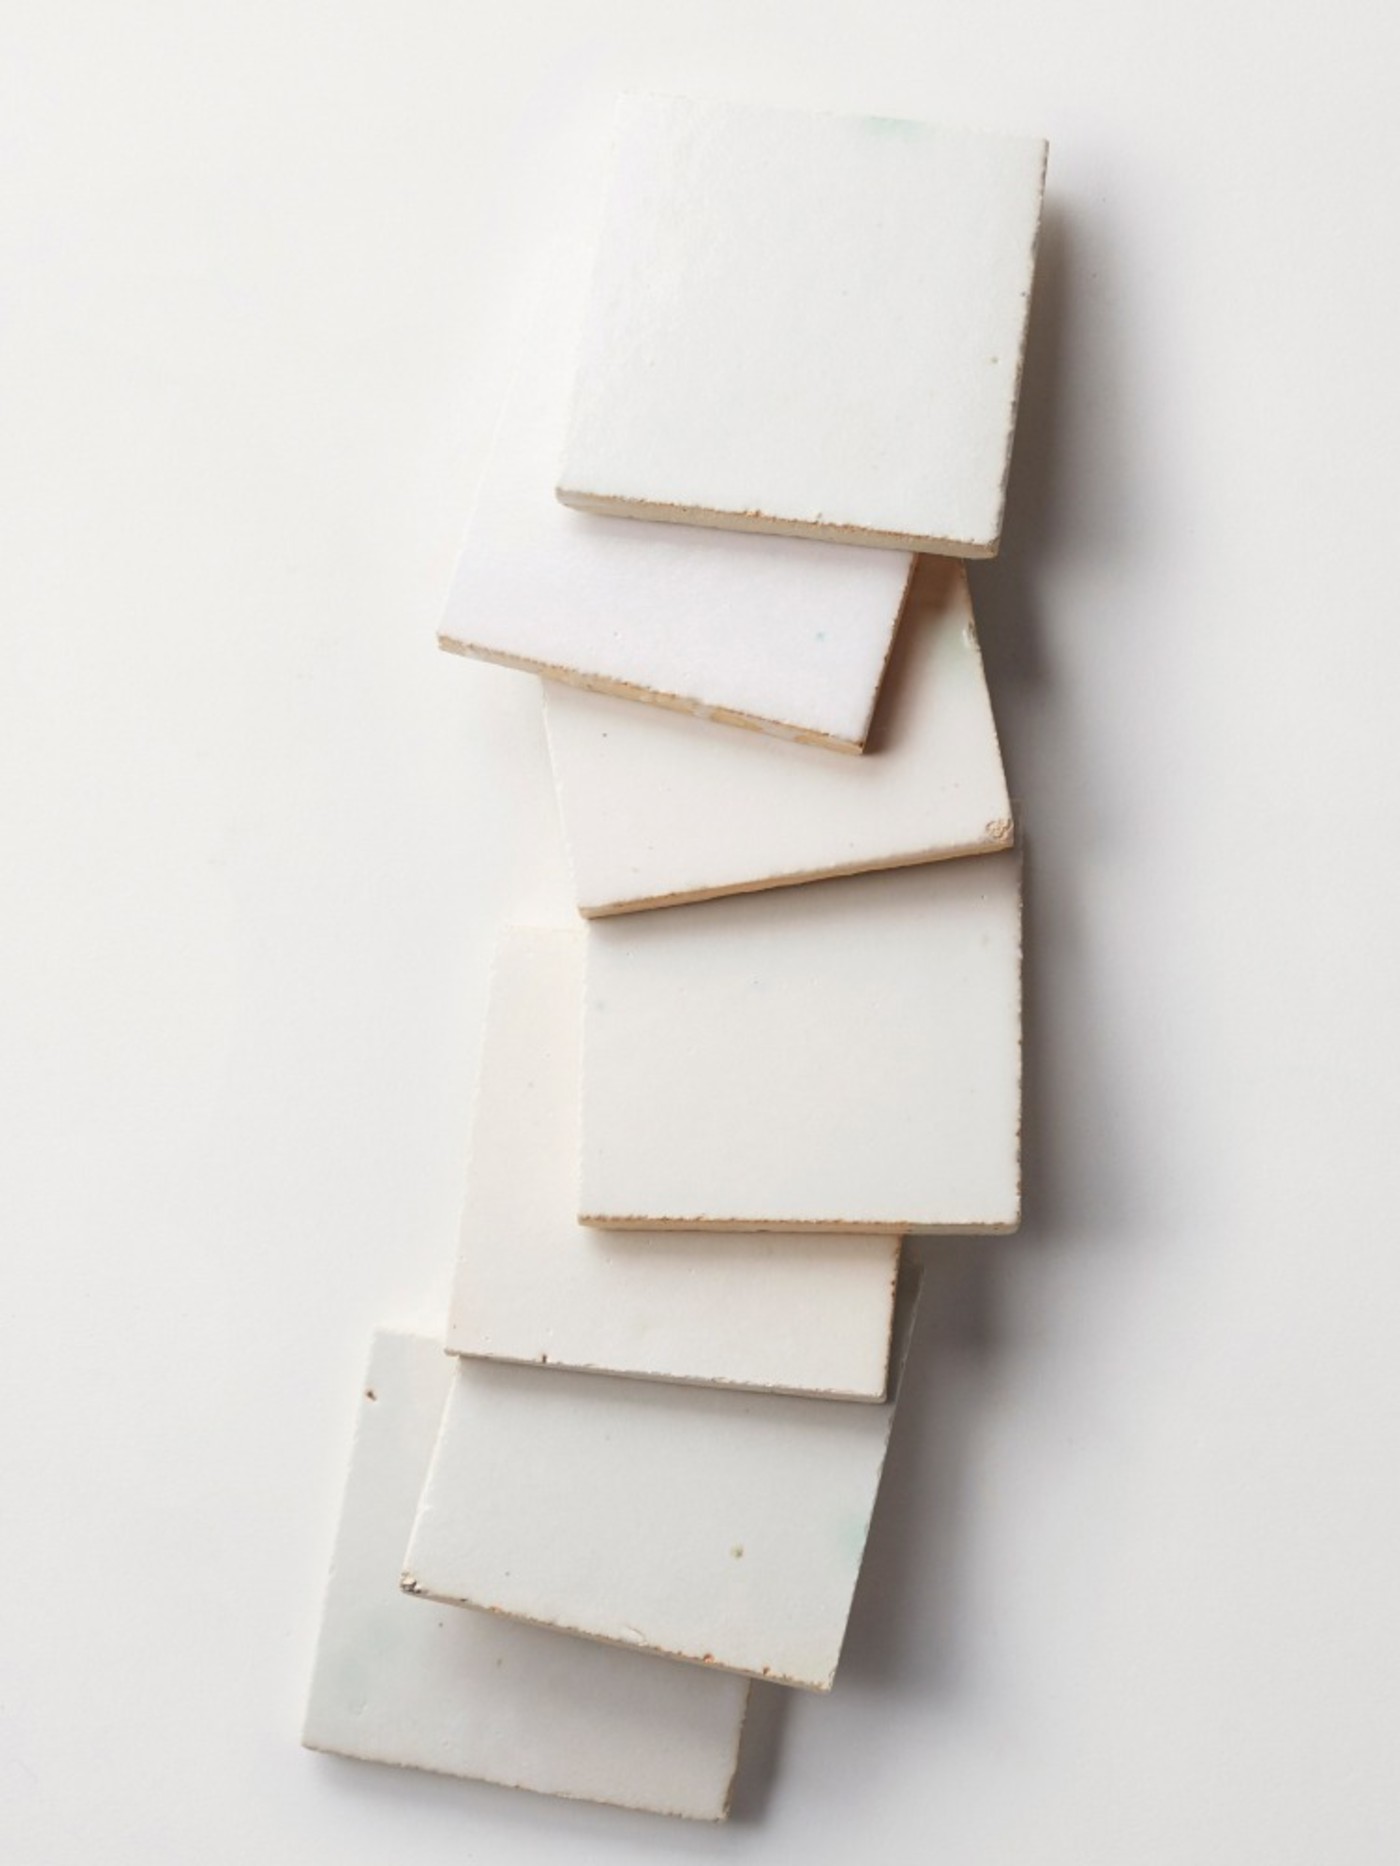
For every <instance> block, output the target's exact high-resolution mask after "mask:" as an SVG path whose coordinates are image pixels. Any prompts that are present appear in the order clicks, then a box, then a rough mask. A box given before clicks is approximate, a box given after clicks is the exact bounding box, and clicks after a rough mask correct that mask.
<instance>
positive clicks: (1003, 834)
mask: <svg viewBox="0 0 1400 1866" xmlns="http://www.w3.org/2000/svg"><path fill="white" fill-rule="evenodd" d="M545 719H546V722H547V724H548V728H549V750H550V758H551V761H552V764H553V767H554V777H555V784H556V787H557V789H558V793H559V812H560V818H561V820H562V822H563V826H564V837H565V841H566V843H567V845H568V852H569V865H570V868H571V870H572V873H573V880H574V892H575V898H576V900H577V902H578V906H579V910H580V911H581V912H582V913H584V914H588V915H597V914H610V913H623V912H627V911H628V910H631V909H634V908H641V907H657V906H665V905H667V904H668V903H674V902H676V901H682V900H705V899H707V898H709V897H710V896H712V895H716V894H732V893H738V892H742V891H744V890H748V889H754V888H766V887H776V886H780V885H782V884H784V883H787V882H793V881H805V880H811V879H813V878H815V877H819V876H826V875H842V874H855V873H859V872H861V871H863V870H866V869H874V868H898V867H904V866H908V865H910V864H913V863H918V862H931V861H938V860H941V859H942V858H944V857H947V856H953V855H968V854H976V853H986V852H989V851H991V850H995V849H1000V848H1005V847H1006V846H1007V844H1008V843H1009V842H1010V840H1011V834H1012V825H1011V805H1010V803H1009V801H1008V799H1007V794H1006V779H1005V776H1004V774H1003V771H1002V764H1001V754H1000V751H999V749H998V746H997V735H996V726H995V724H994V722H993V719H992V709H991V704H990V702H989V700H988V697H987V683H986V680H985V678H984V676H983V672H982V657H981V654H980V652H979V650H978V646H977V636H976V632H975V630H974V627H973V620H972V606H971V603H970V600H969V598H968V592H967V577H966V573H965V572H964V570H963V567H962V565H961V564H959V563H956V562H955V561H954V560H952V559H950V558H925V559H923V560H922V562H921V564H920V568H919V570H918V572H917V573H916V576H915V579H914V585H913V588H912V589H911V591H910V596H909V602H908V605H907V608H906V612H905V616H904V620H903V621H902V623H901V624H900V629H899V635H898V638H897V640H896V642H895V649H894V655H893V658H892V660H891V663H890V670H889V673H888V674H887V676H886V678H885V682H884V685H883V687H882V688H881V692H880V702H879V706H878V709H877V711H876V715H875V722H874V728H873V731H872V735H871V737H870V739H869V741H868V742H867V745H866V750H865V754H864V756H863V757H860V758H830V757H827V756H826V755H825V754H824V753H823V752H821V751H818V750H815V749H814V748H812V747H811V746H807V745H791V744H788V745H784V744H780V743H778V742H777V741H776V740H774V739H770V738H759V737H757V736H756V735H754V734H748V733H745V734H739V733H732V732H727V733H721V732H714V731H712V730H710V729H708V728H707V727H706V726H705V725H704V724H703V723H702V722H700V721H698V720H694V719H686V718H682V717H681V716H679V715H677V714H674V713H661V712H659V711H657V710H656V709H655V708H643V707H638V706H629V705H627V704H626V703H625V702H623V701H619V700H609V699H604V698H601V697H600V696H598V695H596V694H584V693H577V692H574V691H572V690H570V689H569V688H566V687H558V686H547V687H546V689H545Z"/></svg>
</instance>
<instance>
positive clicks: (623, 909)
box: [578, 816, 1016, 1222]
mask: <svg viewBox="0 0 1400 1866" xmlns="http://www.w3.org/2000/svg"><path fill="white" fill-rule="evenodd" d="M983 833H984V840H982V841H980V842H965V843H957V844H955V845H954V846H953V847H951V848H940V849H918V850H914V851H912V852H910V853H909V854H907V855H896V856H891V857H890V858H889V859H888V860H887V861H882V862H869V861H859V862H851V863H838V864H836V865H835V866H833V867H830V868H804V869H799V870H795V871H794V872H793V873H791V874H787V875H769V876H766V877H764V879H762V880H758V881H736V882H731V883H728V884H726V885H724V886H722V887H721V886H716V887H708V888H687V889H683V890H681V891H679V892H677V893H672V894H652V895H640V896H638V897H637V898H635V899H633V900H627V901H614V902H609V903H607V904H606V905H597V904H591V905H586V904H585V903H584V902H583V901H579V902H578V910H579V913H580V914H582V916H583V918H584V919H585V920H611V919H613V918H615V917H616V916H618V915H620V914H638V913H650V912H654V911H656V910H657V909H658V908H664V907H687V906H690V905H691V904H692V903H693V902H696V901H718V900H724V899H725V898H727V897H728V896H730V895H734V894H765V893H767V891H768V890H769V889H770V888H796V887H801V886H803V884H804V883H806V882H809V881H839V880H842V879H844V878H845V877H847V876H849V875H877V874H887V873H888V872H889V871H890V870H892V869H896V868H925V867H928V866H930V865H931V864H932V863H934V862H956V861H963V860H965V859H967V858H969V857H973V856H978V855H1000V854H1002V853H1003V851H1005V850H1007V849H1010V848H1012V847H1013V846H1014V845H1015V841H1016V831H1015V824H1014V822H1013V819H1012V818H1011V817H1009V816H1002V817H995V818H994V819H993V820H992V821H991V822H990V823H988V824H987V826H986V829H985V831H984V832H983ZM585 1222H586V1221H585Z"/></svg>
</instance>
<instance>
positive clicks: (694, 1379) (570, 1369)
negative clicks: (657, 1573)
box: [446, 1231, 898, 1406]
mask: <svg viewBox="0 0 1400 1866" xmlns="http://www.w3.org/2000/svg"><path fill="white" fill-rule="evenodd" d="M879 1236H880V1238H881V1240H882V1241H886V1240H888V1239H889V1237H890V1234H889V1233H887V1232H883V1231H882V1232H880V1233H879ZM895 1270H896V1275H897V1274H898V1263H897V1262H896V1266H895ZM893 1307H894V1284H893V1282H891V1285H890V1312H891V1321H890V1324H889V1326H888V1327H887V1328H886V1331H885V1332H886V1341H885V1377H884V1382H883V1384H882V1385H881V1386H880V1388H879V1390H878V1391H876V1390H875V1389H873V1388H868V1387H867V1388H865V1389H863V1390H856V1389H854V1388H847V1387H815V1386H813V1387H787V1386H760V1385H758V1384H757V1382H755V1381H753V1380H728V1379H725V1378H723V1377H722V1376H720V1375H712V1374H670V1373H658V1372H656V1371H655V1370H653V1369H652V1368H650V1367H614V1366H612V1365H611V1364H610V1363H608V1362H605V1361H578V1360H565V1359H563V1358H562V1357H560V1356H559V1355H555V1354H506V1353H503V1352H502V1351H501V1350H500V1349H498V1348H476V1347H454V1346H453V1344H452V1338H451V1336H450V1335H449V1337H448V1340H447V1342H446V1351H447V1352H448V1353H449V1354H451V1355H453V1356H455V1357H456V1358H457V1359H458V1360H463V1361H484V1362H486V1363H487V1364H488V1365H491V1364H497V1365H500V1366H503V1367H550V1368H553V1369H554V1371H555V1372H556V1373H563V1374H601V1375H603V1376H604V1377H605V1378H607V1379H612V1380H645V1381H648V1382H650V1381H655V1382H656V1383H657V1384H659V1385H661V1386H672V1387H699V1388H702V1389H703V1388H705V1387H714V1388H718V1389H720V1390H721V1391H723V1392H726V1393H766V1394H770V1395H771V1396H772V1397H773V1398H774V1399H829V1400H849V1401H850V1402H851V1403H852V1404H853V1405H858V1406H879V1405H882V1404H883V1403H884V1401H885V1400H886V1399H887V1398H888V1397H889V1388H890V1369H889V1336H890V1328H892V1327H893Z"/></svg>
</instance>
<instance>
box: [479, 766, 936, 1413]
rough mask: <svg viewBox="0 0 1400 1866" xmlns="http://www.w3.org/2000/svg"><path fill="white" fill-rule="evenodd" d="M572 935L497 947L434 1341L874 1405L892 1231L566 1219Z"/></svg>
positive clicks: (515, 939) (516, 1357)
mask: <svg viewBox="0 0 1400 1866" xmlns="http://www.w3.org/2000/svg"><path fill="white" fill-rule="evenodd" d="M818 755H819V754H818ZM584 938H585V935H584V932H583V929H582V928H580V927H575V928H567V929H566V928H551V929H537V928H531V929H518V930H514V931H511V932H508V933H507V934H505V935H504V937H503V939H502V942H501V945H500V947H499V948H498V950H497V954H496V963H495V969H494V972H493V975H492V984H491V1000H490V1005H489V1008H488V1011H487V1018H486V1030H485V1035H484V1039H483V1046H482V1059H481V1074H480V1077H479V1080H478V1084H477V1094H476V1106H475V1109H474V1112H473V1116H472V1134H471V1148H470V1158H469V1161H468V1167H467V1193H466V1200H465V1205H464V1210H463V1217H462V1231H461V1243H460V1250H459V1255H458V1259H457V1274H456V1278H455V1281H454V1285H453V1292H452V1303H451V1313H450V1318H449V1321H448V1328H447V1346H448V1347H449V1348H450V1349H452V1350H453V1351H454V1352H456V1353H459V1354H470V1355H476V1356H480V1357H483V1358H485V1359H488V1360H509V1361H526V1362H544V1361H547V1362H548V1363H549V1364H550V1365H551V1366H561V1367H572V1368H579V1369H585V1370H592V1371H595V1372H599V1371H601V1372H608V1373H618V1374H640V1375H646V1376H650V1377H652V1378H655V1379H670V1380H691V1381H708V1382H715V1383H720V1384H725V1385H731V1386H743V1387H756V1388H763V1389H766V1390H770V1391H778V1392H795V1393H816V1394H825V1395H827V1396H838V1397H842V1398H849V1399H867V1400H876V1399H880V1398H881V1397H882V1396H883V1395H884V1392H885V1385H886V1371H887V1366H888V1360H889V1339H890V1317H891V1311H892V1307H893V1301H894V1279H895V1273H896V1271H897V1269H898V1266H899V1245H898V1242H897V1240H895V1239H892V1238H890V1237H888V1236H880V1235H876V1236H872V1237H841V1238H832V1237H815V1236H812V1235H810V1234H803V1235H802V1236H799V1237H784V1236H782V1235H781V1234H773V1233H763V1234H757V1235H750V1236H744V1235H741V1234H734V1235H729V1236H725V1237H716V1236H690V1235H686V1234H683V1233H679V1232H669V1233H666V1234H664V1235H649V1234H647V1233H646V1232H637V1231H627V1232H609V1231H598V1230H593V1229H590V1228H589V1227H587V1226H584V1225H580V1224H579V1222H578V1214H577V1204H578V1115H579V1064H580V1051H581V1048H582V1031H581V1024H582V1005H583V946H584Z"/></svg>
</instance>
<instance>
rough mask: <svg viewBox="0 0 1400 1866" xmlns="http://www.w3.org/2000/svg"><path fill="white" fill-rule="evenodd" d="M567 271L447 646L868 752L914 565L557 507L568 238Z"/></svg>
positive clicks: (496, 455) (479, 515) (453, 597)
mask: <svg viewBox="0 0 1400 1866" xmlns="http://www.w3.org/2000/svg"><path fill="white" fill-rule="evenodd" d="M560 267H561V271H562V277H563V281H564V282H565V283H564V284H563V285H562V286H561V290H560V293H559V295H558V296H554V295H552V296H551V298H550V301H549V303H548V304H547V305H546V306H545V307H543V308H542V310H541V312H540V314H539V316H538V317H537V318H536V320H535V324H534V327H533V332H532V335H531V338H530V340H529V342H528V343H527V345H526V349H525V353H524V359H523V361H522V363H521V366H520V368H519V369H518V371H517V374H516V378H515V381H514V383H513V386H512V387H511V389H510V391H509V394H508V398H507V403H506V408H505V412H504V415H503V417H502V420H501V422H500V424H499V426H498V428H497V432H496V437H495V441H494V443H493V445H492V451H491V454H490V458H489V460H488V462H487V466H486V471H485V475H484V478H483V480H482V484H481V487H480V489H479V492H478V494H477V499H476V503H475V506H474V507H473V510H472V513H471V517H470V519H469V521H468V526H467V533H466V538H465V540H464V543H463V546H462V553H461V557H460V559H459V561H458V565H457V571H456V575H455V577H454V579H453V583H452V589H451V593H450V595H449V597H448V602H447V610H446V614H445V616H444V618H443V622H442V626H441V629H440V632H439V635H438V640H439V642H440V643H441V645H442V646H443V647H444V648H447V649H450V650H453V651H455V652H457V653H460V654H466V655H472V656H475V657H477V658H478V659H481V660H486V661H496V662H500V663H502V664H503V665H505V666H507V667H517V668H526V669H529V670H532V671H533V672H535V673H537V674H543V675H545V676H546V677H547V678H549V679H551V680H554V681H563V682H567V683H570V684H571V685H574V686H579V687H586V688H590V689H592V690H594V691H596V692H601V693H612V694H620V695H623V696H625V697H626V698H628V699H632V700H644V701H651V702H653V703H655V704H657V705H659V706H663V707H670V708H675V709H679V710H681V711H685V712H691V713H698V714H700V715H702V716H703V717H705V718H706V719H709V720H711V721H719V722H721V723H725V724H729V725H744V726H752V727H758V728H760V729H761V730H764V731H766V732H770V733H774V734H776V735H778V736H779V737H782V738H795V739H801V740H804V741H808V742H810V743H812V744H816V745H822V746H826V747H828V748H832V749H835V750H839V751H855V752H858V751H859V750H860V748H861V746H862V745H863V744H864V742H865V736H866V733H867V731H868V729H869V725H870V717H871V713H872V712H873V710H874V705H875V696H876V693H877V692H878V690H879V685H880V679H881V676H882V674H883V672H884V669H885V663H886V661H887V659H888V657H889V652H890V643H891V641H892V639H893V636H894V630H895V624H896V622H897V621H898V619H899V612H900V608H901V605H902V603H903V600H904V592H905V588H906V586H907V584H908V580H909V572H910V569H911V567H912V561H913V560H912V559H911V558H910V557H909V556H908V555H907V554H904V555H898V556H895V555H891V554H890V553H889V552H886V551H873V550H863V549H860V548H857V547H852V546H850V545H834V544H819V545H817V544H811V543H803V542H802V541H800V540H794V539H791V538H754V537H749V538H740V537H736V536H734V534H733V533H726V532H717V531H700V530H691V531H683V530H679V529H677V527H676V526H674V525H637V524H635V523H629V522H627V521H625V520H622V519H618V518H606V517H597V516H595V515H593V514H590V513H586V512H573V511H569V510H567V509H566V508H565V507H563V506H561V505H560V504H559V502H558V500H557V499H555V497H554V493H553V485H554V476H555V471H556V468H557V466H558V460H559V451H560V448H561V446H562V444H563V435H564V427H565V422H566V418H567V412H568V401H569V391H570V384H571V381H572V377H573V368H574V361H575V357H576V353H577V347H578V322H579V317H578V314H577V313H575V312H574V311H573V310H572V309H571V306H572V304H573V302H574V299H575V298H577V297H578V296H579V295H580V294H578V293H576V292H572V291H571V290H570V289H568V285H567V281H569V280H570V279H571V278H572V277H573V276H574V275H575V273H576V272H578V271H579V270H580V268H579V267H578V265H577V262H576V261H575V259H574V258H573V256H572V243H570V246H569V247H566V249H565V251H564V253H563V255H562V258H561V261H560ZM725 736H726V737H727V736H728V735H727V734H726V735H725Z"/></svg>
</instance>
